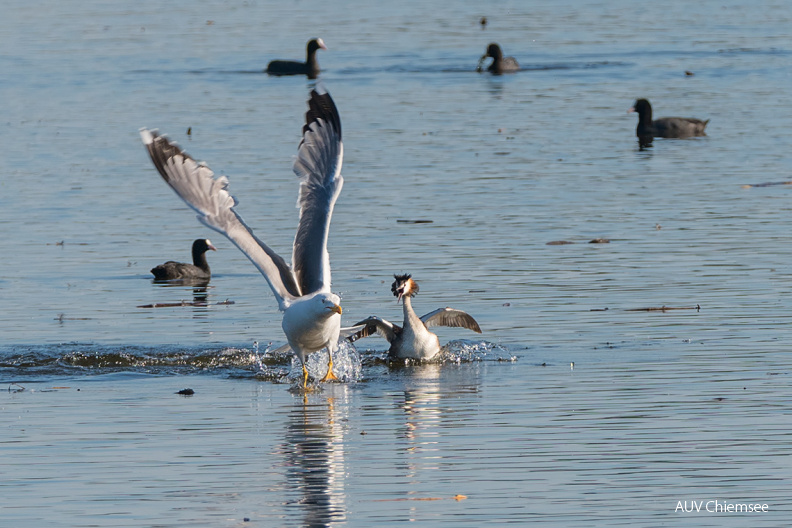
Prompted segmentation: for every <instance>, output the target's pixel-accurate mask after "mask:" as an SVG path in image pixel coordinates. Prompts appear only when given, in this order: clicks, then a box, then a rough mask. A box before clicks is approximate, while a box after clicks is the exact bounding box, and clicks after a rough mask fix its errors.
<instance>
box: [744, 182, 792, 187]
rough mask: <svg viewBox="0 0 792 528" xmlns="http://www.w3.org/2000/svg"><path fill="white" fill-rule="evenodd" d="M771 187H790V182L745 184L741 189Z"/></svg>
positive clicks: (791, 183)
mask: <svg viewBox="0 0 792 528" xmlns="http://www.w3.org/2000/svg"><path fill="white" fill-rule="evenodd" d="M773 185H792V181H780V182H765V183H746V184H745V185H743V186H742V188H743V189H750V188H751V187H771V186H773Z"/></svg>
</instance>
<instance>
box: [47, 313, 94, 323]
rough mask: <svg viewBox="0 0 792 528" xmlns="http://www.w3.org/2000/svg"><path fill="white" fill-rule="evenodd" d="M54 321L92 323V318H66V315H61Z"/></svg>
mask: <svg viewBox="0 0 792 528" xmlns="http://www.w3.org/2000/svg"><path fill="white" fill-rule="evenodd" d="M54 320H55V321H58V322H59V323H62V322H63V321H90V320H91V318H90V317H66V314H64V313H59V314H58V317H56V318H55V319H54Z"/></svg>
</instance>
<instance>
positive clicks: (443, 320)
mask: <svg viewBox="0 0 792 528" xmlns="http://www.w3.org/2000/svg"><path fill="white" fill-rule="evenodd" d="M421 321H423V323H424V324H425V325H426V326H427V327H429V326H456V327H459V328H468V329H470V330H473V331H474V332H476V333H479V334H480V333H481V328H479V325H478V323H477V322H476V320H475V319H473V317H472V316H471V315H470V314H468V313H466V312H463V311H462V310H454V309H453V308H438V309H437V310H435V311H433V312H429V313H428V314H426V315H424V316H423V317H421Z"/></svg>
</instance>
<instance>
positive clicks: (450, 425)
mask: <svg viewBox="0 0 792 528" xmlns="http://www.w3.org/2000/svg"><path fill="white" fill-rule="evenodd" d="M470 367H473V368H470ZM403 372H404V373H405V374H407V376H405V379H404V384H405V388H404V392H403V395H404V397H403V399H402V398H398V399H396V400H395V401H394V405H395V406H397V407H398V408H400V409H401V410H402V411H403V416H404V425H403V427H400V428H399V429H398V430H397V434H396V441H395V445H394V448H395V452H396V453H399V454H401V455H402V456H403V457H404V461H403V462H402V463H401V464H398V465H397V467H398V468H400V469H401V470H402V471H403V475H402V478H401V479H400V480H403V481H404V482H406V483H407V487H406V492H405V495H406V498H424V497H437V491H436V489H434V487H433V486H432V482H435V481H436V479H437V474H436V472H437V471H439V470H440V471H442V470H443V468H444V467H447V466H448V465H449V464H453V463H454V461H453V457H452V455H451V454H449V453H448V452H444V449H445V448H444V447H443V446H442V444H443V437H444V436H447V435H448V434H454V433H453V432H452V431H451V430H453V429H457V428H462V427H465V425H466V424H467V423H468V422H469V420H467V419H466V418H467V417H466V415H465V409H467V411H468V412H471V413H472V412H473V409H474V408H475V405H466V404H465V403H462V406H461V407H459V406H458V404H459V403H460V401H462V402H464V401H465V400H469V399H470V398H471V397H472V398H473V399H477V398H478V397H479V396H478V393H479V381H480V380H479V379H478V376H477V375H476V376H475V378H473V379H471V377H470V375H471V373H478V372H479V371H478V368H477V367H476V366H474V365H471V364H468V365H465V366H463V367H462V368H461V369H458V368H455V367H454V366H453V365H448V364H438V363H426V364H422V365H414V366H411V367H409V368H404V369H403ZM452 402H453V403H452ZM444 453H445V454H444ZM454 491H455V492H456V493H459V494H463V495H466V494H467V492H469V491H470V490H469V489H458V490H454Z"/></svg>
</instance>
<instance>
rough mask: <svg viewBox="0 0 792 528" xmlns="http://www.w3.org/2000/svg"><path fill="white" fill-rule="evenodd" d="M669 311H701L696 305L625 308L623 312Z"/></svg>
mask: <svg viewBox="0 0 792 528" xmlns="http://www.w3.org/2000/svg"><path fill="white" fill-rule="evenodd" d="M669 310H696V311H697V312H700V311H701V305H700V304H697V305H696V306H659V307H649V308H625V309H624V311H625V312H667V311H669Z"/></svg>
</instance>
